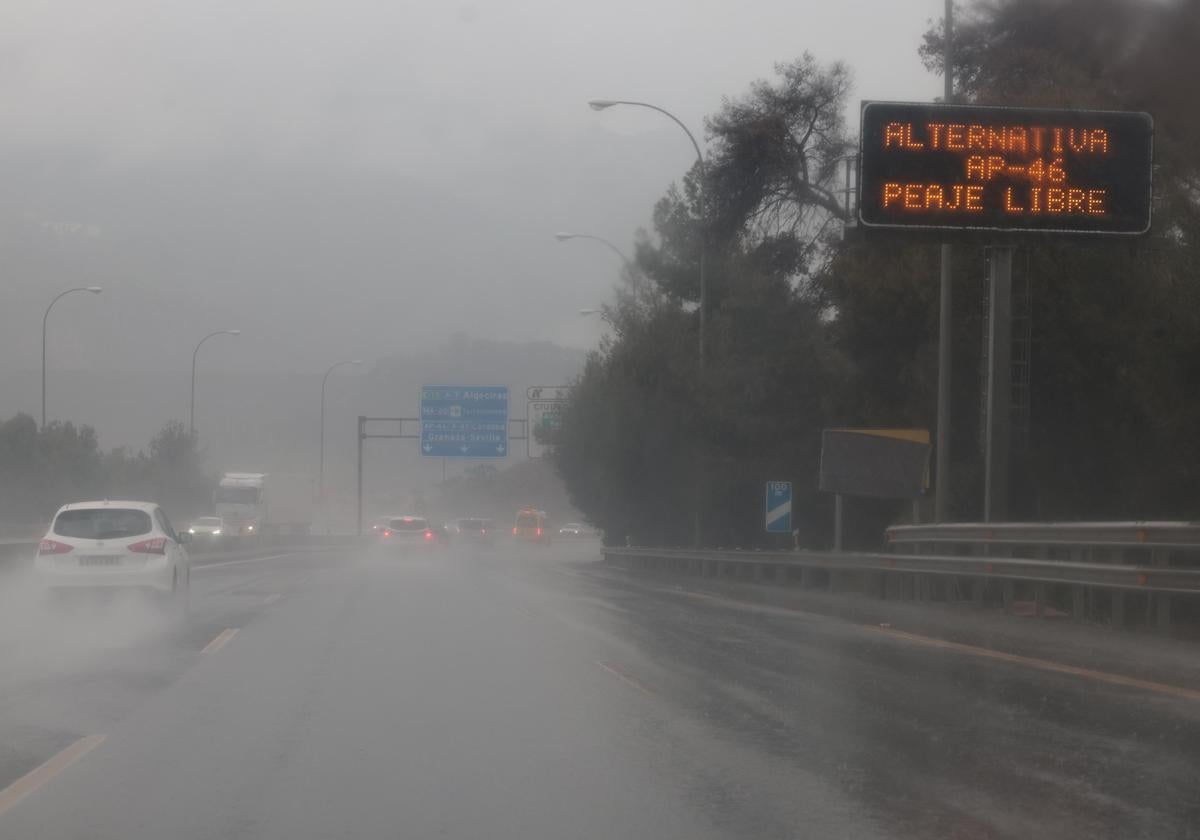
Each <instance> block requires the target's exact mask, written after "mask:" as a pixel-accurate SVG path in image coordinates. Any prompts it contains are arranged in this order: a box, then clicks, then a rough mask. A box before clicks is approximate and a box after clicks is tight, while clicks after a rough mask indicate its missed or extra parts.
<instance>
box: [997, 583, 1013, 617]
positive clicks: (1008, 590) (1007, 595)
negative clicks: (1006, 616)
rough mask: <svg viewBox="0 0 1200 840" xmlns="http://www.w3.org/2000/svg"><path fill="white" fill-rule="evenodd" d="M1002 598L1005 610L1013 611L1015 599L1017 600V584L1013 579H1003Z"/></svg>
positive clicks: (1001, 585) (1001, 584) (1001, 586)
mask: <svg viewBox="0 0 1200 840" xmlns="http://www.w3.org/2000/svg"><path fill="white" fill-rule="evenodd" d="M1000 598H1001V600H1002V602H1003V603H1004V611H1005V612H1012V606H1013V601H1014V600H1016V586H1014V584H1013V582H1012V581H1011V580H1006V581H1001V583H1000Z"/></svg>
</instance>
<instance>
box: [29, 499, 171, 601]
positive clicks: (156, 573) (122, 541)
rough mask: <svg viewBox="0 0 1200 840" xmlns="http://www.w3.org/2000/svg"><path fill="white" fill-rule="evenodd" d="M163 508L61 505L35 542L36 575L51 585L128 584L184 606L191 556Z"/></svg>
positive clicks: (143, 504)
mask: <svg viewBox="0 0 1200 840" xmlns="http://www.w3.org/2000/svg"><path fill="white" fill-rule="evenodd" d="M190 537H191V535H190V534H187V533H183V534H177V533H175V529H174V528H172V527H171V523H170V521H169V520H168V519H167V516H166V514H165V513H163V510H162V508H160V507H159V506H158V505H156V504H153V503H151V502H119V501H102V502H77V503H75V504H70V505H64V506H63V507H61V508H59V510H58V513H56V514H55V515H54V520H53V521H52V522H51V523H50V528H49V530H48V531H47V532H46V535H45V536H44V537H43V538H42V541H41V542H40V543H39V544H38V553H37V560H36V561H35V563H34V576H35V579H36V580H37V581H38V583H39V584H41V585H42V586H43V587H45V588H47V589H49V590H81V589H131V590H142V591H147V592H152V593H154V594H156V595H157V596H159V597H161V598H162V599H163V600H164V602H165V603H167V604H169V605H171V606H172V607H174V608H176V609H178V610H180V611H183V610H186V608H187V598H188V585H189V583H190V578H191V560H190V559H189V557H188V553H187V549H186V548H184V543H186V542H188V541H189V539H190Z"/></svg>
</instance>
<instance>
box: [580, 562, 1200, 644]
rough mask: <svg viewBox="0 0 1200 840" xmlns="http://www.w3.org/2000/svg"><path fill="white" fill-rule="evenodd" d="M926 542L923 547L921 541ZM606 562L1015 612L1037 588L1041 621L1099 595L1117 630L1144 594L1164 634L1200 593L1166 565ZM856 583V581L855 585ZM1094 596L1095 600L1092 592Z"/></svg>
mask: <svg viewBox="0 0 1200 840" xmlns="http://www.w3.org/2000/svg"><path fill="white" fill-rule="evenodd" d="M921 542H925V541H924V540H922V541H921ZM603 554H604V559H605V562H608V563H615V564H618V565H623V566H625V567H626V568H630V569H647V570H657V571H667V572H681V573H689V574H695V575H701V576H705V577H725V578H734V579H741V580H753V581H758V582H769V583H777V584H783V583H787V582H789V581H795V580H796V579H797V577H799V582H800V583H801V584H802V585H803V584H805V583H810V581H809V580H807V579H808V578H810V577H811V576H812V575H813V573H817V574H819V575H821V576H822V578H823V582H824V583H826V584H827V586H828V588H829V589H830V591H838V590H841V589H849V588H853V586H854V585H855V584H856V583H857V584H858V586H859V588H860V589H862V590H864V591H866V592H867V593H868V594H872V595H875V596H877V597H881V598H886V597H894V598H899V599H901V600H914V599H915V600H933V599H934V594H933V593H934V590H935V589H936V588H937V587H935V586H933V585H931V581H934V580H937V581H940V582H941V586H940V588H941V591H942V592H943V593H944V596H945V598H946V599H950V595H949V593H950V592H951V591H952V590H957V589H958V588H959V585H960V582H961V583H962V584H965V588H966V589H967V590H968V594H967V595H966V597H964V598H962V600H973V601H976V602H979V603H982V602H983V601H984V596H985V593H986V592H987V591H988V589H989V587H993V588H994V589H996V590H998V591H999V592H1000V595H1001V603H1002V604H1003V606H1004V607H1005V609H1010V608H1011V607H1012V605H1013V603H1014V601H1015V600H1016V597H1017V595H1018V588H1019V587H1021V588H1025V589H1026V590H1027V591H1028V590H1032V592H1031V594H1032V597H1033V601H1034V605H1035V612H1036V614H1037V615H1042V614H1043V613H1044V611H1045V608H1046V606H1047V603H1048V600H1049V595H1050V593H1051V590H1052V589H1053V588H1056V587H1057V588H1059V590H1060V591H1062V590H1065V591H1066V592H1068V593H1069V602H1070V610H1071V614H1072V615H1073V616H1074V617H1076V618H1079V619H1083V618H1087V617H1089V616H1091V615H1095V614H1097V613H1098V612H1099V611H1100V610H1099V608H1098V607H1097V604H1096V598H1095V594H1096V593H1100V592H1103V593H1107V597H1106V598H1105V603H1104V605H1103V611H1104V614H1105V616H1106V618H1107V619H1108V620H1110V621H1111V622H1112V623H1113V624H1114V625H1123V624H1124V623H1125V614H1126V606H1127V605H1126V601H1127V598H1126V596H1129V595H1136V594H1140V595H1142V596H1143V597H1144V598H1145V599H1147V600H1146V610H1145V615H1146V620H1147V622H1152V623H1154V624H1155V625H1156V626H1157V627H1158V629H1160V630H1162V631H1166V630H1167V629H1168V628H1169V627H1170V624H1171V601H1172V598H1173V596H1177V595H1190V596H1195V595H1200V569H1191V568H1173V567H1170V566H1166V565H1154V566H1150V565H1139V564H1129V563H1092V562H1078V561H1072V560H1044V559H1038V558H1021V557H991V556H975V555H971V556H960V555H948V554H899V553H871V552H833V551H723V550H700V549H680V548H616V547H613V548H608V547H606V548H604V549H603ZM852 578H853V579H855V580H851V579H852ZM1089 593H1090V594H1089Z"/></svg>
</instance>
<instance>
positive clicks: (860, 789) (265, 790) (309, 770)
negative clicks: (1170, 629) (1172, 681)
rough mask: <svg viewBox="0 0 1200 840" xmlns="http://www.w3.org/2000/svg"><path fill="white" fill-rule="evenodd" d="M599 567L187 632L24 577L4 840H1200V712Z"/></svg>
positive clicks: (222, 576)
mask: <svg viewBox="0 0 1200 840" xmlns="http://www.w3.org/2000/svg"><path fill="white" fill-rule="evenodd" d="M595 555H596V547H595V546H594V545H593V544H581V545H561V544H560V545H558V546H555V547H553V548H551V549H549V550H541V549H538V550H532V551H530V550H525V551H518V550H516V549H515V548H510V547H499V548H496V549H494V550H491V551H478V552H469V551H463V550H458V551H450V552H437V553H433V554H422V555H415V556H409V557H399V556H377V555H374V554H361V553H358V552H347V551H320V552H317V551H312V552H294V553H286V554H283V553H280V554H268V555H265V556H261V557H257V558H245V559H238V560H233V561H221V562H219V563H217V564H215V565H210V566H208V567H207V568H204V569H197V571H196V572H195V573H194V578H193V587H194V588H193V611H192V616H191V617H190V619H189V621H188V623H187V625H186V626H184V627H182V628H177V627H172V626H168V625H166V624H164V622H163V621H162V619H161V617H160V616H158V615H157V614H154V613H152V612H148V611H142V610H139V609H129V610H124V609H122V610H121V611H119V612H118V614H117V615H116V616H114V615H112V611H111V610H110V611H104V612H98V613H97V612H87V611H85V612H83V613H79V612H76V613H73V614H71V615H69V616H65V617H64V616H55V617H54V618H53V620H51V619H49V618H48V617H47V616H46V615H44V614H43V613H41V612H40V611H38V610H36V609H35V608H34V607H33V606H32V605H31V604H29V602H28V601H27V600H26V599H22V598H21V597H19V586H17V585H16V584H14V583H12V581H11V580H6V581H5V585H6V586H7V591H6V592H5V593H4V599H3V600H2V601H0V608H3V609H0V680H2V689H3V690H2V691H0V789H3V792H0V837H2V838H6V840H7V838H46V840H68V839H69V838H81V839H82V838H87V840H100V839H101V838H113V840H143V839H144V840H159V838H181V839H182V838H289V839H290V840H297V839H298V838H314V840H316V839H317V838H320V839H321V840H324V839H325V838H410V837H411V838H432V837H449V838H489V840H491V839H492V838H513V840H516V838H520V839H521V840H531V838H614V837H638V838H642V837H645V838H709V837H739V838H759V837H761V838H800V837H813V838H827V837H852V838H872V837H906V838H907V837H913V838H924V837H953V838H983V837H1013V838H1030V837H1054V838H1067V837H1080V838H1083V837H1088V838H1095V837H1114V838H1116V837H1120V838H1130V837H1147V838H1150V837H1153V838H1176V837H1193V836H1198V837H1200V796H1198V794H1197V790H1198V789H1200V785H1198V784H1197V782H1196V780H1197V778H1200V701H1197V700H1196V699H1191V698H1187V697H1177V696H1164V695H1163V694H1161V693H1156V692H1153V691H1146V690H1142V689H1139V688H1136V687H1129V686H1115V685H1111V684H1108V683H1104V682H1102V681H1096V680H1092V679H1088V678H1087V677H1085V676H1077V675H1071V674H1058V673H1048V672H1046V671H1043V670H1037V669H1031V668H1028V667H1025V666H1023V665H1021V664H1020V663H1014V662H1004V661H997V660H995V659H993V658H989V657H986V656H978V655H972V654H970V653H966V652H962V651H956V650H946V649H943V648H939V647H936V646H934V645H930V644H926V643H920V642H914V641H912V640H909V639H905V638H900V637H896V636H893V635H889V634H886V633H883V632H881V631H880V630H879V629H878V628H872V627H864V626H859V625H855V624H852V623H848V622H845V621H840V620H835V619H829V618H825V617H822V616H820V615H816V614H813V613H804V612H797V611H786V610H781V609H774V608H772V609H766V608H755V607H753V606H747V605H742V604H737V603H734V602H732V601H728V600H723V599H721V598H713V597H702V596H698V595H695V594H689V593H687V592H685V591H682V590H680V589H679V588H678V587H676V586H674V585H673V583H672V582H671V581H670V580H664V579H650V578H631V577H628V576H627V575H625V574H624V573H622V572H618V571H615V570H609V569H607V568H605V567H602V566H601V565H599V564H596V563H594V562H592V561H593V558H594V557H595ZM47 761H49V764H44V762H47ZM39 767H40V768H41V769H38V768H39Z"/></svg>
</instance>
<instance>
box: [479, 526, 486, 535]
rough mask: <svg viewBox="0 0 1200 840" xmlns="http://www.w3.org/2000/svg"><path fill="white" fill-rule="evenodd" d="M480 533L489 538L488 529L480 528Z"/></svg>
mask: <svg viewBox="0 0 1200 840" xmlns="http://www.w3.org/2000/svg"><path fill="white" fill-rule="evenodd" d="M479 533H481V534H483V535H484V536H487V528H480V529H479Z"/></svg>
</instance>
